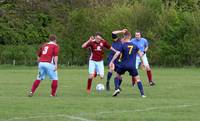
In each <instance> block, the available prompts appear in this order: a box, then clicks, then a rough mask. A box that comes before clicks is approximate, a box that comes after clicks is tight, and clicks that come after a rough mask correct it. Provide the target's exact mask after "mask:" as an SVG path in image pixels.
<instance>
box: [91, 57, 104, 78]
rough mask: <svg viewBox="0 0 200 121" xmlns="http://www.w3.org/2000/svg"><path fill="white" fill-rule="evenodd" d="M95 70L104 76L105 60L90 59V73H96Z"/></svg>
mask: <svg viewBox="0 0 200 121" xmlns="http://www.w3.org/2000/svg"><path fill="white" fill-rule="evenodd" d="M95 71H96V73H97V74H99V75H100V76H101V77H103V76H104V65H103V60H102V61H94V60H89V70H88V72H89V74H94V72H95Z"/></svg>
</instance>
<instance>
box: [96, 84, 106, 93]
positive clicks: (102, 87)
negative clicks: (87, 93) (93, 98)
mask: <svg viewBox="0 0 200 121" xmlns="http://www.w3.org/2000/svg"><path fill="white" fill-rule="evenodd" d="M104 89H105V87H104V85H103V84H101V83H99V84H97V86H96V90H97V91H98V92H102V91H103V90H104Z"/></svg>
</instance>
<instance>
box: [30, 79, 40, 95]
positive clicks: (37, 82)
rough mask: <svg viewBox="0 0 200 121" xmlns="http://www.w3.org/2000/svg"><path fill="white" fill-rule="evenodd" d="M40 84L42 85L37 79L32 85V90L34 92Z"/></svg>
mask: <svg viewBox="0 0 200 121" xmlns="http://www.w3.org/2000/svg"><path fill="white" fill-rule="evenodd" d="M39 85H40V80H35V81H34V83H33V85H32V89H31V92H32V93H34V92H35V90H36V89H37V87H38V86H39Z"/></svg>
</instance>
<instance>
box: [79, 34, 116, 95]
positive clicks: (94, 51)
mask: <svg viewBox="0 0 200 121" xmlns="http://www.w3.org/2000/svg"><path fill="white" fill-rule="evenodd" d="M82 48H89V49H90V50H91V56H90V59H89V76H88V81H87V93H88V94H90V92H91V86H92V80H93V79H94V75H95V74H94V73H96V74H98V75H99V76H100V78H101V79H103V77H104V63H103V54H104V48H107V49H111V50H112V51H114V52H117V51H116V50H115V49H114V48H113V47H111V45H110V44H109V43H108V42H107V41H106V40H104V39H103V38H102V36H101V34H100V33H96V34H95V36H94V37H93V36H91V37H90V39H89V40H88V41H86V42H85V43H83V45H82Z"/></svg>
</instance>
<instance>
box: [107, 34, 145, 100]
mask: <svg viewBox="0 0 200 121" xmlns="http://www.w3.org/2000/svg"><path fill="white" fill-rule="evenodd" d="M130 39H131V33H130V32H129V31H128V30H126V31H125V32H124V37H123V39H122V43H123V45H122V47H121V49H120V50H119V51H120V53H116V54H115V55H114V56H113V58H112V60H111V62H110V64H109V65H110V67H113V66H114V63H113V62H114V60H115V59H116V58H117V57H118V56H119V55H120V54H122V58H121V63H120V64H119V66H118V68H117V69H116V72H117V73H116V77H115V79H114V83H115V91H114V93H113V97H115V96H117V95H118V94H119V93H120V81H119V80H120V77H121V75H123V74H124V73H125V72H126V71H128V72H129V74H130V75H131V76H132V85H133V86H134V84H135V82H137V85H138V89H139V90H140V95H141V96H142V97H146V96H145V95H144V90H143V85H142V81H141V80H140V77H139V75H138V72H137V69H136V67H135V63H136V55H137V54H139V55H140V57H142V53H141V52H140V51H139V48H138V47H137V46H136V45H135V44H133V43H132V42H131V41H130ZM141 59H142V58H141ZM142 61H143V60H142ZM133 62H134V64H133Z"/></svg>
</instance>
